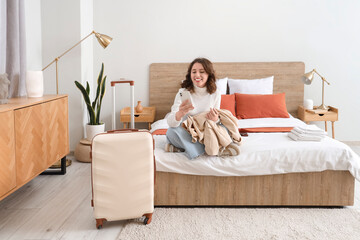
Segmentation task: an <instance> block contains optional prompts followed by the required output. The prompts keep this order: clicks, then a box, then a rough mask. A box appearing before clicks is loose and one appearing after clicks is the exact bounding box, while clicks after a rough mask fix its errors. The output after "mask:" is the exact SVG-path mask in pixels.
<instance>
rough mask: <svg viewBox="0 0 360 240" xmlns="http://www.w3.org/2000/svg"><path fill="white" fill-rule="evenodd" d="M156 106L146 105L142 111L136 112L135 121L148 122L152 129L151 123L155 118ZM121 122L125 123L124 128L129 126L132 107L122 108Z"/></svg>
mask: <svg viewBox="0 0 360 240" xmlns="http://www.w3.org/2000/svg"><path fill="white" fill-rule="evenodd" d="M155 113H156V107H144V108H143V111H142V112H141V113H137V112H136V111H135V112H134V120H135V122H136V123H137V122H147V123H148V124H149V126H148V128H149V129H150V126H151V123H153V122H154V120H155ZM120 122H122V123H123V124H124V128H128V124H129V123H130V107H126V108H123V109H121V111H120Z"/></svg>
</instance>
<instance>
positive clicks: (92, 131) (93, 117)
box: [75, 63, 106, 141]
mask: <svg viewBox="0 0 360 240" xmlns="http://www.w3.org/2000/svg"><path fill="white" fill-rule="evenodd" d="M103 73H104V63H103V64H102V65H101V70H100V73H99V77H98V79H97V89H96V96H95V99H94V101H93V102H92V103H91V102H90V86H89V83H88V82H86V89H85V88H84V86H83V85H82V84H81V83H79V82H78V81H75V85H76V86H77V87H78V88H79V90H80V92H81V93H82V95H83V97H84V101H85V104H86V107H87V110H88V113H89V123H88V124H87V125H86V138H87V140H89V141H91V140H92V138H93V137H94V136H95V135H96V134H98V133H101V132H104V131H105V123H103V122H100V111H101V104H102V100H103V97H104V94H105V86H106V76H105V77H103Z"/></svg>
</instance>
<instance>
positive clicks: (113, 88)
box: [111, 78, 135, 130]
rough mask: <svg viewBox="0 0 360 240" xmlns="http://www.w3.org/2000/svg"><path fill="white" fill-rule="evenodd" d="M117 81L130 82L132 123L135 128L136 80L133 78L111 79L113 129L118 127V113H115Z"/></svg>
mask: <svg viewBox="0 0 360 240" xmlns="http://www.w3.org/2000/svg"><path fill="white" fill-rule="evenodd" d="M120 80H125V79H124V78H120ZM117 83H129V84H130V102H131V106H130V111H131V113H130V123H131V128H135V119H134V107H135V106H134V86H135V85H134V81H132V80H125V81H111V87H112V102H113V103H112V108H113V110H112V130H115V128H116V124H115V122H116V114H115V85H116V84H117Z"/></svg>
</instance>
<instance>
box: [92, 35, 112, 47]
mask: <svg viewBox="0 0 360 240" xmlns="http://www.w3.org/2000/svg"><path fill="white" fill-rule="evenodd" d="M95 37H96V38H97V40H98V42H99V43H100V45H101V46H102V47H103V48H106V47H107V46H108V45H109V44H110V42H111V41H112V37H109V36H108V35H105V34H101V33H97V32H95Z"/></svg>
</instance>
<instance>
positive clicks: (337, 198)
mask: <svg viewBox="0 0 360 240" xmlns="http://www.w3.org/2000/svg"><path fill="white" fill-rule="evenodd" d="M187 67H188V63H153V64H151V65H150V88H149V89H150V93H149V96H150V106H156V117H155V119H156V120H158V119H162V118H164V116H165V114H166V113H168V112H169V111H170V108H171V105H172V103H173V101H174V98H175V94H176V93H177V91H178V89H179V88H180V83H181V80H183V79H184V77H185V75H186V71H187ZM214 68H215V71H216V74H217V78H223V77H229V78H233V79H255V78H263V77H269V76H274V93H280V92H285V93H286V105H287V108H288V111H289V112H290V113H291V114H292V115H293V116H295V117H296V116H297V108H298V106H299V105H302V103H303V99H304V85H303V84H302V82H301V80H300V79H301V76H302V74H304V72H305V65H304V63H302V62H252V63H214ZM354 184H355V179H354V177H353V176H352V175H351V174H350V173H349V171H331V170H328V171H324V172H309V173H288V174H276V175H261V176H245V177H216V176H196V175H186V174H177V173H167V172H156V185H155V205H156V206H350V205H353V204H354Z"/></svg>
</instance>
